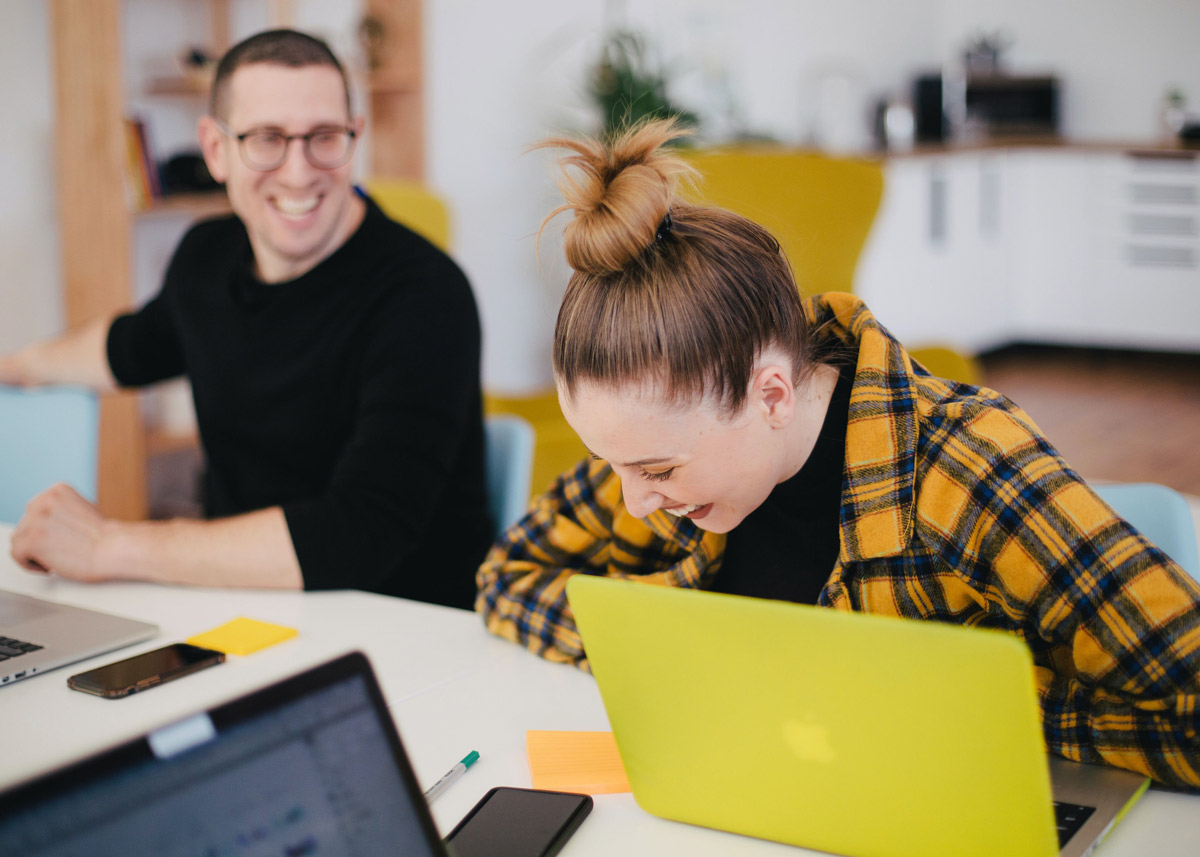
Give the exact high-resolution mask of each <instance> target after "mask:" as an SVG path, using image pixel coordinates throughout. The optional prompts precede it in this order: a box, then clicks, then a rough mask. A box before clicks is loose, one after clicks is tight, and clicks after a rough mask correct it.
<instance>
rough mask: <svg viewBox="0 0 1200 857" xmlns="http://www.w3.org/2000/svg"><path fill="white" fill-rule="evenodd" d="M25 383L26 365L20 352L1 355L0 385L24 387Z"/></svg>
mask: <svg viewBox="0 0 1200 857" xmlns="http://www.w3.org/2000/svg"><path fill="white" fill-rule="evenodd" d="M25 384H26V380H25V366H24V362H23V361H22V360H21V356H20V352H17V353H15V354H5V355H3V356H0V385H3V386H7V387H23V386H25Z"/></svg>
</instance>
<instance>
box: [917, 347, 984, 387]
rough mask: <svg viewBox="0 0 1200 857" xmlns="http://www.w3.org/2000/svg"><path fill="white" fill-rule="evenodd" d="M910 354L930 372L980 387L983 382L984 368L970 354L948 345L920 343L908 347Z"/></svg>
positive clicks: (950, 379) (949, 379)
mask: <svg viewBox="0 0 1200 857" xmlns="http://www.w3.org/2000/svg"><path fill="white" fill-rule="evenodd" d="M908 353H909V356H911V357H912V358H913V359H914V360H916V361H917V362H918V363H920V364H921V365H922V366H924V367H925V368H926V369H928V370H929V372H930V374H932V375H936V376H937V377H939V378H945V379H946V380H948V381H961V382H962V383H964V384H971V385H972V386H975V387H978V386H980V385H981V384H982V383H983V368H982V367H981V366H980V365H979V361H978V360H976V359H975V358H974V357H972V356H971V355H969V354H963V353H962V352H961V351H956V350H955V349H953V348H950V347H949V346H946V345H918V346H917V347H916V348H910V349H908Z"/></svg>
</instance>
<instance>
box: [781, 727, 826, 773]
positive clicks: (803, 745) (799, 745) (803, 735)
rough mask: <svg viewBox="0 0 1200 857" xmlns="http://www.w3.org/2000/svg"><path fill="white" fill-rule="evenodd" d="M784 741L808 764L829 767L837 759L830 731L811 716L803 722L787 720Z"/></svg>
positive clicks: (784, 728)
mask: <svg viewBox="0 0 1200 857" xmlns="http://www.w3.org/2000/svg"><path fill="white" fill-rule="evenodd" d="M783 740H784V743H785V744H787V745H788V749H790V750H791V751H792V752H793V753H795V754H796V755H797V756H798V757H800V758H801V759H804V760H805V761H807V762H817V763H819V764H822V765H828V764H830V763H832V762H833V760H834V759H835V758H837V753H836V752H835V751H834V749H833V744H832V743H831V742H830V740H829V730H828V729H827V728H826V727H825V726H824V725H822V724H821V723H818V722H817V720H816V718H815V717H814V716H813V715H811V714H809V715H807V716H806V717H805V718H804V719H803V720H785V721H784V723H783Z"/></svg>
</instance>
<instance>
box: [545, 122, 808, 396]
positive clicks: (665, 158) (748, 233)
mask: <svg viewBox="0 0 1200 857" xmlns="http://www.w3.org/2000/svg"><path fill="white" fill-rule="evenodd" d="M685 133H686V132H685V131H683V130H681V129H680V128H679V126H678V125H677V124H676V123H675V121H674V120H670V119H668V120H657V121H650V122H645V123H643V124H640V125H637V126H635V127H633V128H630V129H628V130H626V131H624V132H623V133H621V134H619V135H617V136H616V137H614V138H613V139H612V140H611V141H609V142H607V143H602V142H600V141H598V140H594V139H587V138H570V137H556V138H552V139H549V140H546V141H544V142H543V143H541V144H539V147H543V148H544V147H554V148H565V149H568V150H570V151H571V152H572V153H573V154H570V155H568V156H565V157H563V158H562V159H561V161H560V165H561V167H562V175H561V177H560V180H559V189H560V190H561V191H562V194H563V196H564V198H565V203H564V204H563V205H562V206H560V207H559V208H557V209H555V210H554V211H553V212H552V213H551V214H550V215H549V216H548V217H547V218H546V221H543V223H542V228H543V229H544V228H545V226H546V223H547V222H548V221H549V220H550V219H552V218H553V217H555V216H556V215H558V214H559V213H561V212H564V211H570V212H572V213H573V214H574V217H573V218H572V220H571V222H570V223H569V224H567V226H566V228H565V229H564V232H563V242H564V249H565V251H566V258H567V262H568V264H570V266H571V267H572V268H573V269H574V273H573V274H572V275H571V279H570V281H569V282H568V284H567V290H566V294H565V295H564V297H563V302H562V306H561V307H560V308H559V312H558V320H557V322H556V324H555V330H554V348H553V360H554V373H555V377H556V379H557V381H558V383H559V385H560V386H561V387H562V389H563V390H564V393H565V394H566V395H567V396H568V397H569V396H571V395H572V394H573V392H574V390H575V389H576V387H577V385H578V384H579V383H581V382H593V383H601V384H605V385H611V386H618V385H624V384H630V383H633V384H646V383H650V384H654V385H657V387H658V388H659V389H661V391H662V393H663V394H664V395H665V397H666V399H667V401H669V402H674V403H687V402H689V401H692V400H695V399H697V398H701V397H704V396H712V397H714V399H715V400H716V402H717V404H718V405H719V406H720V407H721V408H722V409H723V410H725V411H728V412H732V413H737V412H739V411H740V410H741V409H742V407H743V405H744V404H745V401H746V395H747V391H748V387H749V384H750V378H751V374H752V372H753V371H754V365H755V361H756V360H757V359H758V357H759V356H760V355H761V354H762V353H763V351H764V350H766V349H767V348H769V347H772V346H776V347H778V348H779V349H781V350H782V351H783V352H784V353H785V354H786V355H787V356H788V357H790V358H791V361H792V370H793V374H794V376H795V378H794V380H797V381H798V380H799V379H800V378H801V377H802V376H803V375H804V374H805V373H807V372H808V371H810V369H811V363H812V360H811V355H810V341H811V336H810V334H809V330H808V324H807V322H806V320H805V317H804V312H803V307H802V304H801V300H800V295H799V293H798V292H797V289H796V284H795V281H794V280H793V278H792V273H791V268H790V266H789V265H788V262H787V260H786V259H785V258H784V256H783V253H782V251H781V250H780V247H779V242H778V241H776V240H775V238H774V237H772V236H771V234H770V233H769V232H767V230H765V229H763V228H762V227H761V226H759V225H758V224H756V223H754V222H752V221H750V220H747V219H746V218H744V217H741V216H740V215H737V214H734V213H732V212H730V211H726V210H724V209H720V208H708V207H704V206H700V205H694V204H692V203H689V202H687V201H685V200H684V199H682V198H681V197H680V196H679V194H678V189H679V185H680V183H681V181H682V180H685V179H690V178H693V177H695V175H696V172H695V170H694V169H693V168H692V167H691V166H690V165H688V164H687V163H686V162H685V161H684V160H683V159H682V158H681V157H680V156H679V155H677V154H675V153H674V152H672V150H671V149H670V148H669V144H670V143H671V142H672V141H674V140H675V139H677V138H679V137H681V136H683V135H684V134H685Z"/></svg>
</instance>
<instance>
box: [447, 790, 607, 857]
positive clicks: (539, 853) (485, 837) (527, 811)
mask: <svg viewBox="0 0 1200 857" xmlns="http://www.w3.org/2000/svg"><path fill="white" fill-rule="evenodd" d="M591 811H592V798H591V796H590V795H577V794H572V793H570V792H548V791H541V790H539V789H518V788H510V787H508V786H500V787H497V788H494V789H492V790H491V791H489V792H488V793H487V794H485V795H484V796H483V797H482V798H481V799H480V801H479V803H477V804H475V806H474V807H473V808H472V809H471V811H470V812H468V813H467V814H466V816H464V817H463V820H462V821H460V822H459V823H458V824H457V825H456V826H455V828H454V829H453V830H451V831H450V835H449V836H447V837H446V844H447V845H448V846H449V849H450V853H451V854H452V855H454V857H551V855H554V854H557V853H558V852H559V850H561V849H562V847H563V845H564V844H565V843H566V841H567V840H568V839H570V838H571V834H572V833H574V832H575V829H576V828H577V827H579V825H580V824H582V823H583V820H584V819H585V818H587V814H588V813H589V812H591Z"/></svg>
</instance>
